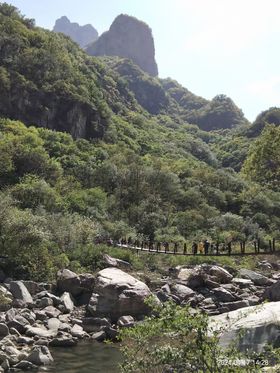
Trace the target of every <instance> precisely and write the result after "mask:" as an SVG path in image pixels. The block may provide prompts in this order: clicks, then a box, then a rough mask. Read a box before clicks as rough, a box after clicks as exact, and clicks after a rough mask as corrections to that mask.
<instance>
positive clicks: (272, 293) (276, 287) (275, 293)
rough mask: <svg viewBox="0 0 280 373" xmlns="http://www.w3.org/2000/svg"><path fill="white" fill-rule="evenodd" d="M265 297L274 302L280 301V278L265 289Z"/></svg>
mask: <svg viewBox="0 0 280 373" xmlns="http://www.w3.org/2000/svg"><path fill="white" fill-rule="evenodd" d="M263 299H268V300H270V301H273V302H277V301H280V280H279V281H277V282H276V283H275V284H273V285H271V286H269V287H268V288H266V289H265V291H264V293H263Z"/></svg>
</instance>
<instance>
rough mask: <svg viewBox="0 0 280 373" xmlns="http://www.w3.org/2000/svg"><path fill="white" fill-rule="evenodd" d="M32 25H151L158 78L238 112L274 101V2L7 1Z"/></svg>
mask: <svg viewBox="0 0 280 373" xmlns="http://www.w3.org/2000/svg"><path fill="white" fill-rule="evenodd" d="M7 2H9V3H11V4H13V5H15V6H17V7H18V8H19V9H20V10H21V12H22V13H23V14H24V15H26V16H27V17H30V18H35V20H36V23H37V25H38V26H42V27H45V28H48V29H52V27H53V25H54V23H55V20H56V19H57V18H59V17H60V16H62V15H66V16H67V17H68V18H69V19H70V20H71V21H72V22H78V23H80V24H86V23H91V24H92V25H93V26H94V27H95V28H96V29H97V30H98V32H99V33H102V32H103V31H105V30H107V29H108V28H109V27H110V24H111V23H112V21H113V20H114V18H115V17H116V16H117V15H118V14H120V13H126V14H129V15H133V16H135V17H137V18H139V19H141V20H143V21H145V22H146V23H148V24H149V26H150V27H151V28H152V30H153V35H154V39H155V46H156V59H157V62H158V66H159V75H160V77H163V78H165V77H168V76H169V77H171V78H173V79H176V80H178V81H179V82H180V83H181V84H182V85H183V86H185V87H186V88H188V89H189V90H190V91H192V92H193V93H195V94H198V95H200V96H203V97H205V98H208V99H211V98H213V97H214V96H215V95H216V94H220V93H224V94H226V95H228V96H230V97H231V98H232V99H233V100H234V101H235V102H236V104H237V105H238V106H239V107H241V108H242V110H243V112H244V114H245V115H246V117H247V118H248V119H250V120H254V119H255V117H256V115H257V114H259V113H260V112H261V111H263V110H266V109H267V108H269V107H271V106H280V48H279V45H280V22H279V14H280V1H279V0H265V1H263V0H80V1H77V0H10V1H9V0H7Z"/></svg>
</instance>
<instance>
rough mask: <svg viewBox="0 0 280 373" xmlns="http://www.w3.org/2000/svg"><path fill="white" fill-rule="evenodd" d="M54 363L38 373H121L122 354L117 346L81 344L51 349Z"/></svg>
mask: <svg viewBox="0 0 280 373" xmlns="http://www.w3.org/2000/svg"><path fill="white" fill-rule="evenodd" d="M51 353H52V356H53V358H54V363H53V364H52V365H51V366H48V367H44V368H41V369H40V370H39V372H38V373H43V372H44V373H46V372H47V373H119V369H118V364H119V363H120V361H121V353H120V351H119V349H118V347H117V346H116V345H106V344H103V343H97V342H80V343H79V344H78V345H77V346H75V347H69V348H62V347H56V348H53V349H51Z"/></svg>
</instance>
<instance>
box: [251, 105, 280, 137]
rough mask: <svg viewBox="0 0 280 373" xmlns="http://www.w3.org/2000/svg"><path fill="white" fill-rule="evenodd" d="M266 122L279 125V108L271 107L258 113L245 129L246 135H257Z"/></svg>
mask: <svg viewBox="0 0 280 373" xmlns="http://www.w3.org/2000/svg"><path fill="white" fill-rule="evenodd" d="M267 124H274V125H276V126H279V125H280V109H279V108H277V107H272V108H270V109H268V110H265V111H263V112H262V113H260V114H259V115H258V116H257V118H256V120H255V121H254V123H253V124H252V125H251V126H250V127H249V128H248V130H247V131H246V135H247V136H248V137H257V136H259V135H260V134H261V132H262V130H263V129H264V128H265V126H266V125H267Z"/></svg>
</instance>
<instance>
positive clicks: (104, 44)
mask: <svg viewBox="0 0 280 373" xmlns="http://www.w3.org/2000/svg"><path fill="white" fill-rule="evenodd" d="M86 51H87V52H88V54H90V55H92V56H119V57H125V58H129V59H131V60H132V61H133V62H134V63H135V64H136V65H138V66H139V67H140V68H141V69H142V70H143V71H145V72H147V73H148V74H150V75H151V76H157V75H158V68H157V64H156V61H155V46H154V39H153V36H152V30H151V29H150V27H149V26H148V25H147V24H145V23H144V22H141V21H139V20H138V19H136V18H134V17H130V16H128V15H124V14H121V15H119V16H118V17H117V18H116V19H115V20H114V22H113V23H112V25H111V27H110V29H109V31H106V32H104V33H103V34H102V35H101V36H100V37H99V39H98V40H97V41H95V42H94V43H92V44H91V45H89V46H88V48H87V49H86Z"/></svg>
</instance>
